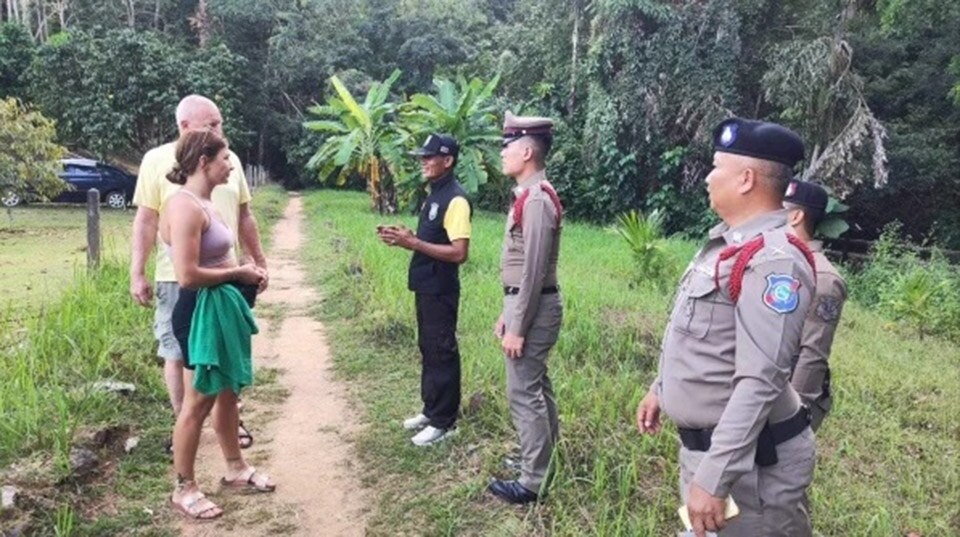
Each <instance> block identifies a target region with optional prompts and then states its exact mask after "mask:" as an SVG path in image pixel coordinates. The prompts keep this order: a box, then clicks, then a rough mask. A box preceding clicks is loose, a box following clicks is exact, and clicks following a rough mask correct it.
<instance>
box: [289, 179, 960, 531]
mask: <svg viewBox="0 0 960 537" xmlns="http://www.w3.org/2000/svg"><path fill="white" fill-rule="evenodd" d="M306 207H307V214H308V215H309V219H310V221H309V228H308V229H309V237H308V239H309V240H308V241H307V245H308V246H307V248H306V251H305V252H304V254H303V255H304V259H305V261H306V263H307V265H308V266H310V267H314V273H313V274H312V278H313V281H314V282H316V283H317V284H318V285H320V286H321V287H322V288H323V290H324V295H325V297H326V299H325V302H324V304H323V307H321V308H318V311H319V312H320V313H319V314H320V315H321V316H322V318H323V319H324V321H325V322H326V323H327V326H328V329H329V331H330V338H331V345H332V349H333V352H334V356H335V360H336V364H337V368H338V371H339V372H340V373H341V374H342V375H343V376H344V377H345V378H348V379H351V380H352V381H353V382H354V383H355V386H356V390H355V392H356V393H357V396H358V397H359V398H360V400H361V401H362V403H363V408H364V409H365V411H366V419H367V421H368V422H369V423H370V424H371V426H370V427H368V428H367V432H366V433H365V434H363V435H362V436H361V437H360V439H359V441H358V447H359V450H360V453H361V456H362V458H363V459H364V461H365V462H366V467H367V468H368V471H367V472H366V473H365V474H364V476H363V479H364V482H365V484H366V485H368V486H369V487H370V488H371V490H373V491H374V494H375V496H376V506H375V508H374V510H373V514H372V517H371V520H370V523H369V527H368V532H369V533H370V534H372V535H396V534H409V535H557V536H565V535H585V534H587V535H664V534H672V532H674V531H676V530H677V529H679V521H678V520H677V517H676V508H677V507H678V505H679V501H680V500H679V494H678V491H677V486H676V483H677V461H676V446H677V439H676V433H675V429H674V428H673V426H672V425H668V427H667V428H666V431H665V432H664V433H662V434H661V435H660V436H658V437H640V436H639V435H638V433H637V432H636V431H635V428H634V411H635V409H636V404H637V402H638V401H639V399H640V397H641V396H642V395H643V393H645V391H646V389H647V386H648V385H649V383H650V381H651V379H652V377H653V374H654V369H655V367H656V357H657V355H658V352H659V341H660V337H661V334H662V331H663V329H664V326H665V323H666V317H667V314H668V308H669V302H670V301H669V293H670V292H671V290H672V289H669V288H670V287H671V286H666V287H667V288H668V289H669V290H667V291H660V290H658V286H657V285H640V286H634V285H631V283H630V282H632V281H634V277H633V266H632V262H631V259H630V254H629V252H628V249H627V248H626V246H625V245H624V244H623V243H622V242H621V239H620V238H619V237H617V236H616V235H615V234H613V233H611V232H609V231H608V230H604V229H600V228H596V227H592V226H587V225H580V224H576V223H567V224H565V229H564V235H563V243H562V250H561V258H560V259H561V261H560V281H561V285H562V286H563V289H564V302H565V308H566V309H565V320H564V327H563V330H562V332H561V336H560V340H559V342H558V344H557V347H556V349H555V350H554V352H553V354H552V356H551V362H550V368H551V369H550V370H551V378H552V380H553V383H554V387H555V391H556V393H557V399H558V405H559V409H560V420H561V441H560V445H559V448H558V450H557V454H556V461H555V462H556V468H557V472H556V477H555V479H554V484H553V486H552V488H551V490H550V499H549V500H548V501H547V502H545V503H543V504H541V505H537V506H533V507H526V508H514V507H508V506H504V505H502V504H500V503H498V502H496V501H494V500H492V499H490V497H489V496H488V495H486V494H485V493H484V487H485V485H486V483H487V480H488V479H489V477H490V476H492V475H498V476H509V475H510V474H509V472H508V471H506V470H504V469H503V468H502V466H501V461H502V459H503V458H504V457H505V456H508V455H510V454H511V451H513V450H514V449H515V443H516V440H515V433H514V431H513V428H512V425H511V424H510V421H509V413H508V410H507V406H506V401H505V396H504V387H505V381H504V373H503V364H502V360H503V358H502V357H501V355H500V352H499V349H498V346H497V345H496V343H495V340H494V339H493V337H492V335H491V328H492V324H493V322H494V320H495V319H496V317H497V315H498V313H499V310H500V301H501V296H500V283H499V273H498V270H499V267H498V262H499V248H500V241H501V235H502V231H503V220H502V218H503V217H502V216H500V215H491V214H479V215H477V216H476V217H475V219H474V235H473V239H472V241H471V242H472V244H471V252H470V260H469V262H468V263H467V264H466V265H465V266H464V267H463V270H462V273H461V275H462V280H463V292H462V298H461V309H460V325H459V334H460V339H459V340H460V346H461V354H462V355H463V392H464V398H465V399H464V406H463V417H462V420H461V421H460V435H459V437H458V438H457V439H456V440H455V441H453V442H450V443H447V444H445V445H442V446H437V447H435V448H431V449H429V450H420V449H417V448H414V447H413V446H412V445H411V444H410V443H409V440H408V438H407V437H408V436H409V435H408V434H406V433H405V432H404V431H402V430H401V429H400V427H399V426H396V424H397V423H398V422H399V420H401V419H402V418H403V417H406V416H407V415H410V414H412V413H415V412H416V411H417V410H418V409H419V406H420V403H419V396H418V395H419V384H418V382H419V380H418V379H419V365H418V359H419V357H418V353H417V350H416V341H415V322H414V315H413V297H412V295H411V294H410V293H409V292H408V291H407V290H406V265H407V263H408V262H409V253H407V252H405V251H402V250H397V249H390V248H387V247H385V246H384V245H382V244H380V243H379V241H378V240H377V239H376V236H375V234H374V227H375V225H376V224H377V223H380V222H381V221H382V220H383V219H382V218H380V217H378V216H377V215H374V214H371V213H370V212H369V211H368V210H367V200H366V198H365V197H364V196H363V195H362V194H354V193H339V192H331V191H320V192H315V193H311V194H310V195H309V196H307V197H306ZM392 220H402V221H403V222H404V223H405V224H407V225H408V226H413V225H414V224H415V222H414V220H413V219H412V218H399V219H392ZM696 247H697V245H695V244H691V243H687V242H680V241H669V243H668V244H667V247H666V248H667V253H668V255H670V256H671V257H672V258H673V259H674V260H675V261H676V262H677V263H679V266H682V265H683V264H684V263H686V261H687V260H688V259H690V258H691V257H692V255H693V252H694V251H695V249H696ZM833 355H834V358H833V360H832V363H833V369H834V379H835V380H834V387H835V392H836V396H835V403H834V405H835V406H834V412H833V414H832V415H831V416H830V418H828V421H827V422H826V425H825V426H824V428H823V429H822V430H821V433H822V434H821V436H820V438H819V440H818V444H819V445H818V450H819V455H818V467H817V473H816V477H815V481H814V485H813V487H812V489H811V498H812V501H813V510H814V511H813V512H814V524H815V527H816V528H817V530H818V531H819V532H820V533H822V534H824V535H871V536H872V535H903V534H905V533H906V532H908V531H917V532H920V533H921V534H923V535H955V534H958V533H960V505H958V503H957V501H956V499H957V498H960V457H958V446H960V442H958V440H960V425H958V423H957V421H956V413H957V409H958V408H960V367H958V364H960V349H958V348H957V347H956V346H955V345H953V344H950V343H948V342H944V341H941V340H937V339H931V338H928V339H926V340H925V341H924V342H923V343H922V344H921V343H920V342H919V341H918V340H916V339H913V338H912V337H910V336H909V335H905V334H903V333H900V332H899V331H898V330H896V329H895V327H894V326H893V325H892V324H891V323H889V322H888V321H886V320H884V319H882V318H880V317H879V316H877V315H876V314H875V312H873V311H871V310H870V308H865V307H862V306H860V305H858V304H856V303H853V304H850V305H849V306H848V307H847V308H846V309H845V313H844V319H843V322H842V326H841V329H840V332H839V334H838V337H837V341H836V344H835V347H834V353H833Z"/></svg>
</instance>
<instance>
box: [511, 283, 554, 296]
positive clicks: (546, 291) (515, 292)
mask: <svg viewBox="0 0 960 537" xmlns="http://www.w3.org/2000/svg"><path fill="white" fill-rule="evenodd" d="M559 292H560V286H559V285H551V286H549V287H544V288H543V289H541V290H540V294H541V295H555V294H557V293H559ZM503 294H505V295H519V294H520V288H519V287H504V288H503Z"/></svg>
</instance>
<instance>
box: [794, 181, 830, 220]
mask: <svg viewBox="0 0 960 537" xmlns="http://www.w3.org/2000/svg"><path fill="white" fill-rule="evenodd" d="M828 199H829V196H828V195H827V191H826V189H824V188H823V187H822V186H820V185H818V184H815V183H808V182H806V181H790V184H789V185H788V186H787V193H786V195H784V197H783V201H785V202H787V203H792V204H794V205H800V206H803V207H806V208H808V209H814V210H817V211H821V212H823V211H826V210H827V201H828Z"/></svg>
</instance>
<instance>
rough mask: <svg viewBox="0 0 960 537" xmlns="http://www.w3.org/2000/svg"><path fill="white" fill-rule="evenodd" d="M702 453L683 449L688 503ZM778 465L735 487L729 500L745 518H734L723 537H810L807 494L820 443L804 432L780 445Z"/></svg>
mask: <svg viewBox="0 0 960 537" xmlns="http://www.w3.org/2000/svg"><path fill="white" fill-rule="evenodd" d="M702 458H703V452H698V451H690V450H688V449H687V448H684V447H681V448H680V496H681V497H682V498H683V502H684V503H686V502H687V494H688V493H689V492H690V483H691V481H692V480H693V474H694V472H696V470H697V468H698V467H699V465H700V459H702ZM777 458H778V459H779V462H777V464H775V465H773V466H766V467H762V468H761V467H758V466H754V468H753V470H752V471H750V472H749V473H747V474H744V475H743V476H742V477H740V479H738V480H737V482H736V483H734V485H733V488H732V489H731V490H730V496H732V497H733V500H734V501H735V502H737V505H738V506H739V507H740V515H739V516H737V517H735V518H732V519H730V521H729V523H728V524H727V527H725V528H724V529H723V531H721V532H720V533H719V535H720V537H758V536H763V537H781V536H782V537H810V536H812V535H813V530H812V529H811V526H810V516H809V513H808V512H807V507H806V502H805V501H804V500H805V499H806V492H807V487H809V486H810V483H811V482H812V481H813V467H814V464H815V462H816V445H815V438H814V434H813V431H811V430H810V428H809V427H808V428H807V429H806V430H805V431H804V432H802V433H800V434H799V435H797V436H795V437H793V438H791V439H790V440H787V441H786V442H784V443H782V444H780V445H779V446H777Z"/></svg>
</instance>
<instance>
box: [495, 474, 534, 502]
mask: <svg viewBox="0 0 960 537" xmlns="http://www.w3.org/2000/svg"><path fill="white" fill-rule="evenodd" d="M487 490H489V491H490V493H491V494H493V495H494V496H496V497H497V498H500V499H501V500H503V501H505V502H507V503H512V504H524V503H530V502H535V501H537V498H538V496H537V493H536V492H533V491H531V490H529V489H527V488H526V487H524V486H523V485H521V484H520V483H518V482H516V481H503V480H501V479H494V480H493V481H491V482H490V484H489V485H488V486H487Z"/></svg>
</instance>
